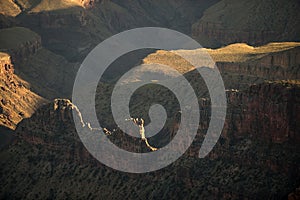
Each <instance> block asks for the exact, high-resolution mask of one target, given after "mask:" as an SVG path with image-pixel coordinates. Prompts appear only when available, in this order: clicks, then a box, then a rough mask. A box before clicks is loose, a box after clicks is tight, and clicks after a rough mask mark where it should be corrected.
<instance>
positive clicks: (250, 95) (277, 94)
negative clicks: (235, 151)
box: [224, 82, 300, 143]
mask: <svg viewBox="0 0 300 200" xmlns="http://www.w3.org/2000/svg"><path fill="white" fill-rule="evenodd" d="M299 97H300V87H299V85H297V84H296V85H295V84H290V83H287V82H275V83H265V84H260V85H253V86H251V87H250V88H249V90H247V91H246V92H229V93H228V102H229V109H228V113H227V115H228V120H227V121H226V124H225V127H226V128H225V129H224V135H229V134H233V136H234V137H241V136H243V135H251V136H252V137H255V138H261V139H264V140H266V141H271V142H272V143H283V142H287V141H290V142H296V143H299V142H300V135H299V133H300V126H299V123H297V122H298V121H299V119H300V114H299V113H300V110H299V109H300V99H299Z"/></svg>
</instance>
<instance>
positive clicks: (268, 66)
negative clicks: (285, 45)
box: [216, 47, 300, 80]
mask: <svg viewBox="0 0 300 200" xmlns="http://www.w3.org/2000/svg"><path fill="white" fill-rule="evenodd" d="M299 63H300V48H299V47H297V48H294V49H291V50H286V51H283V52H278V53H271V54H270V55H265V56H262V58H259V59H255V60H253V61H251V60H250V61H247V62H244V63H243V62H240V63H239V62H217V63H216V64H217V66H218V69H219V70H220V72H221V73H230V74H239V75H247V76H255V77H259V78H263V79H266V80H277V79H279V80H281V79H299V78H300V73H299V70H298V69H299Z"/></svg>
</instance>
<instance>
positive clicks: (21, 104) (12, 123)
mask: <svg viewBox="0 0 300 200" xmlns="http://www.w3.org/2000/svg"><path fill="white" fill-rule="evenodd" d="M28 88H29V84H28V83H27V82H25V81H23V80H22V79H20V78H19V77H18V76H16V75H15V74H14V66H13V64H12V62H11V57H10V56H9V55H8V54H6V53H1V52H0V89H1V93H0V125H2V126H6V127H8V128H10V129H15V127H16V125H17V124H18V123H19V122H20V121H21V120H22V119H23V118H27V117H30V116H31V115H32V113H33V112H34V111H35V110H37V108H38V107H39V106H40V105H41V104H43V103H46V102H47V101H46V100H45V99H44V98H42V97H40V96H38V95H37V94H35V93H33V92H31V91H30V90H29V89H28Z"/></svg>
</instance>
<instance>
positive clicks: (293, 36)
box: [192, 0, 300, 45]
mask: <svg viewBox="0 0 300 200" xmlns="http://www.w3.org/2000/svg"><path fill="white" fill-rule="evenodd" d="M299 7H300V4H299V2H298V1H297V0H292V1H289V2H286V1H284V0H276V1H270V0H266V1H263V2H261V1H258V0H251V1H237V0H232V1H229V0H222V1H220V2H218V3H216V4H214V5H213V6H212V7H210V8H209V9H207V10H206V11H205V13H204V15H203V17H202V18H201V19H200V20H199V21H198V22H197V23H195V24H193V26H192V34H193V36H194V37H196V38H197V37H200V36H201V35H205V36H207V37H208V38H211V39H215V40H217V41H219V42H220V43H221V44H231V43H235V42H245V43H248V44H253V45H259V44H260V45H261V44H266V43H268V42H271V41H273V42H274V41H293V40H294V41H295V40H299V31H300V29H299V21H297V20H294V19H298V18H299V13H298V12H297V11H296V10H297V9H299Z"/></svg>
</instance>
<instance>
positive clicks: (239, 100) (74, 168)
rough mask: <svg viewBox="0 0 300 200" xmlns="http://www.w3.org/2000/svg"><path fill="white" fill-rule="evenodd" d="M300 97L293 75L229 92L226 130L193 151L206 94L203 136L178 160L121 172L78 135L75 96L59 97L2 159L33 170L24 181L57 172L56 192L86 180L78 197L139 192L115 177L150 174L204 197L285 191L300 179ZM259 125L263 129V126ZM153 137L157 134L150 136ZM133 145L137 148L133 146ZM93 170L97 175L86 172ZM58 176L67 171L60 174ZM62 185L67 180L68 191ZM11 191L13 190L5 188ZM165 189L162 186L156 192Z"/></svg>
mask: <svg viewBox="0 0 300 200" xmlns="http://www.w3.org/2000/svg"><path fill="white" fill-rule="evenodd" d="M279 89H280V91H282V92H280V93H278V92H275V91H279ZM298 97H299V87H295V85H294V84H292V83H286V84H285V83H266V84H262V85H256V86H252V87H251V88H250V89H249V90H248V91H245V92H237V91H230V92H228V102H229V108H228V115H227V120H226V124H225V127H224V131H223V134H222V136H221V138H220V139H219V141H218V143H217V145H216V146H215V147H214V149H213V151H212V152H211V153H210V154H209V156H208V157H207V158H205V159H196V158H195V157H197V155H198V150H199V147H200V146H201V140H202V139H203V135H202V133H203V130H205V129H206V128H207V124H208V121H205V119H207V118H208V117H209V115H210V114H209V109H208V107H209V100H207V99H202V100H201V101H200V104H201V107H202V108H204V109H201V114H202V116H203V118H202V119H201V123H200V127H199V128H200V129H202V130H200V131H199V134H198V135H197V138H198V139H196V140H195V141H194V144H193V145H192V147H191V148H190V149H189V150H188V152H187V153H186V154H185V155H184V156H183V157H182V158H181V159H180V161H177V162H175V163H174V164H172V165H171V166H168V167H167V169H164V170H160V171H157V172H154V173H148V174H143V175H134V174H132V175H128V174H124V173H118V172H116V171H115V170H112V169H109V168H106V167H105V166H103V165H102V164H100V163H99V162H97V161H96V160H94V159H93V158H92V157H91V156H90V154H89V153H88V152H87V151H86V149H85V148H84V146H83V145H82V143H81V142H80V140H79V138H78V136H77V133H76V130H75V128H74V124H73V120H72V109H74V106H73V104H72V103H71V102H70V101H69V100H63V99H57V100H55V101H54V102H53V103H51V104H47V105H45V106H43V107H42V108H40V109H39V110H38V111H37V112H36V113H35V114H34V115H33V116H32V117H31V118H29V119H25V120H23V121H22V122H21V123H20V124H19V125H18V128H17V130H16V134H17V136H18V139H17V140H16V141H14V144H13V145H11V146H10V147H9V150H7V151H6V150H4V151H2V154H3V155H11V156H12V155H14V159H10V160H5V159H4V160H1V161H3V162H6V163H5V164H3V166H4V170H5V171H6V173H8V174H10V173H11V174H14V175H15V176H14V177H15V179H16V180H20V177H22V178H24V177H23V176H20V175H19V174H22V173H24V170H26V171H27V170H28V171H29V172H30V175H29V176H28V177H25V179H26V180H27V181H26V183H28V182H29V183H34V184H39V185H43V184H45V183H46V182H47V181H46V182H45V180H47V179H48V178H49V177H51V180H55V181H54V182H53V183H55V184H53V183H52V182H51V183H47V184H48V185H50V188H53V189H54V191H55V192H54V191H52V192H53V193H52V194H53V195H55V196H61V197H66V196H72V197H73V196H74V192H72V191H74V185H73V184H72V180H74V178H78V177H79V179H80V180H81V181H82V185H81V186H80V188H81V189H80V191H81V193H80V194H76V195H77V197H83V196H85V195H84V194H86V193H89V192H91V193H93V194H95V195H96V196H98V197H105V196H107V195H110V196H111V195H112V194H113V195H116V196H119V195H121V193H122V194H124V192H125V194H128V197H130V198H134V197H133V196H131V193H130V192H129V193H128V192H126V191H127V189H124V190H122V192H121V191H119V190H115V189H114V187H112V185H114V184H117V185H119V186H120V187H123V186H125V185H126V187H128V188H131V187H133V186H134V185H136V184H143V183H145V185H147V186H148V187H151V188H152V187H154V185H155V184H153V182H155V183H158V182H159V183H160V184H161V187H163V188H164V187H165V186H167V187H170V184H172V182H175V183H174V184H175V185H173V186H172V187H175V188H174V190H171V191H168V193H166V195H169V196H170V197H171V196H174V195H176V194H177V193H176V192H175V191H176V190H177V189H178V190H180V191H181V192H180V193H178V194H177V195H179V194H180V195H182V191H193V192H192V193H191V192H188V193H186V194H185V195H184V196H190V197H192V196H193V193H195V194H197V197H199V194H200V193H201V194H200V196H201V197H203V198H223V199H240V198H241V197H248V198H259V197H266V198H267V197H270V196H271V197H286V196H287V194H288V193H289V192H291V191H293V189H294V188H296V187H297V183H298V181H299V172H300V167H299V165H298V164H297V160H298V159H299V155H298V154H297V152H299V148H298V145H297V144H298V143H299V134H298V133H299V126H298V125H297V121H298V120H299V114H297V113H299V99H298ZM289 118H293V119H292V120H291V119H289ZM175 126H176V125H174V130H176V127H175ZM258 128H260V130H263V131H262V132H258V131H257V130H258ZM119 136H120V135H119V133H117V134H115V133H113V134H112V135H111V136H109V137H110V139H112V140H113V141H114V142H117V143H116V144H117V145H120V146H121V147H125V149H126V148H127V147H128V146H131V147H132V145H134V143H132V141H129V140H122V139H121V140H120V138H116V137H119ZM121 138H122V137H121ZM152 143H155V141H154V140H152ZM140 148H141V146H140ZM24 149H25V150H24ZM21 150H22V153H21V154H20V155H22V156H21V157H19V153H18V152H20V151H21ZM128 150H132V151H134V149H132V148H130V149H128ZM24 154H25V155H26V156H24ZM187 155H190V156H195V157H194V158H191V157H190V156H187ZM19 163H21V164H19ZM22 163H27V164H26V165H24V164H22ZM9 166H14V168H11V167H9ZM24 166H25V169H24ZM37 166H38V167H37ZM40 167H43V169H45V170H43V173H40ZM11 169H15V171H12V170H11ZM29 169H30V170H29ZM91 173H92V174H93V176H88V174H91ZM85 174H86V175H85ZM81 176H84V177H85V178H82V177H81ZM8 177H9V176H5V177H4V179H3V182H2V183H1V184H3V187H10V185H12V184H13V185H14V188H20V189H21V188H22V190H24V189H25V188H27V186H26V185H24V184H23V182H22V181H17V184H14V182H13V180H10V179H9V178H8ZM47 177H48V178H47ZM61 177H64V179H63V181H61ZM121 177H122V178H123V179H124V178H126V182H122V181H121V182H118V181H117V182H118V183H115V180H120V178H121ZM123 179H122V180H123ZM99 180H101V182H106V181H108V182H109V183H110V184H107V185H105V184H100V185H101V187H104V185H105V187H106V188H105V191H107V193H105V194H103V192H101V193H99V188H98V189H97V188H95V187H94V186H93V185H95V184H96V183H97V182H98V181H99ZM243 180H247V181H243ZM60 183H61V184H60ZM113 183H114V184H113ZM57 184H58V185H57ZM178 184H179V185H180V187H179V186H178ZM4 185H5V186H4ZM27 185H28V184H27ZM161 187H160V188H161ZM46 188H48V187H46ZM57 188H63V191H65V193H62V192H60V190H57ZM176 188H177V189H176ZM270 188H273V190H270ZM277 188H280V189H277ZM152 189H153V190H156V189H155V188H152ZM152 189H151V191H152ZM46 190H47V192H44V193H41V194H38V192H39V191H38V190H37V191H31V190H30V192H26V191H20V192H17V193H15V194H14V196H18V197H23V196H24V194H27V196H28V195H29V196H30V195H40V196H43V197H47V196H48V195H50V193H51V189H46ZM137 190H138V193H139V194H140V196H143V197H149V194H144V193H143V191H144V190H143V189H137ZM6 191H11V190H10V189H8V188H7V190H6ZM163 191H164V190H162V191H159V194H162V193H163ZM9 194H10V193H9V192H8V193H5V194H4V193H0V195H1V196H5V195H9ZM76 195H75V196H76ZM82 195H83V196H82ZM158 196H161V195H158Z"/></svg>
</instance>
